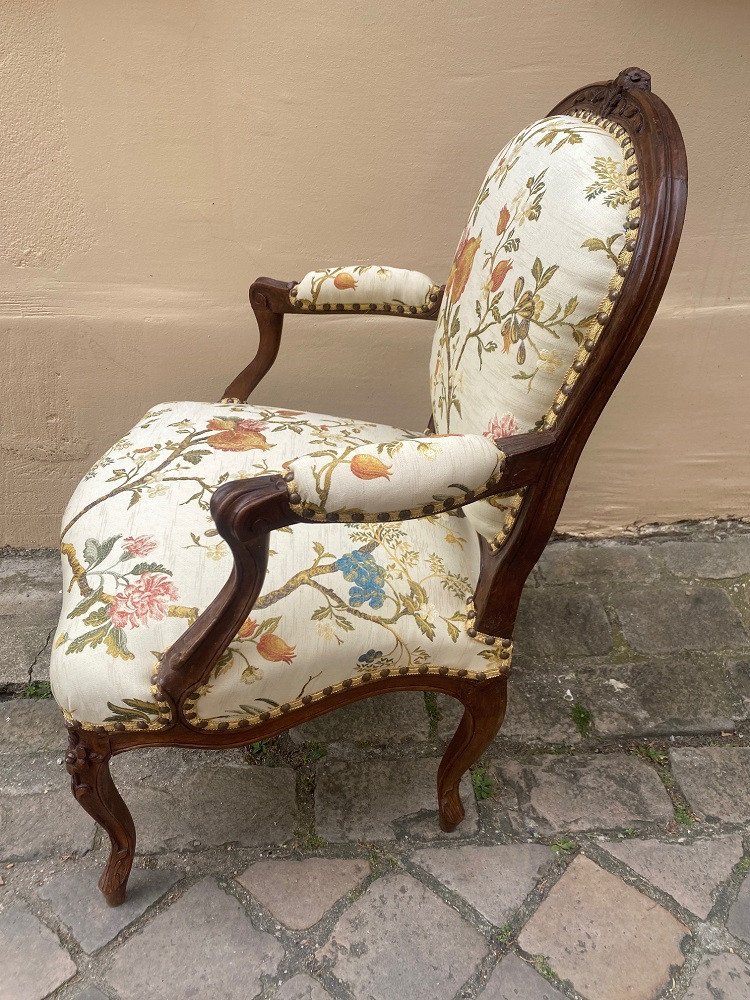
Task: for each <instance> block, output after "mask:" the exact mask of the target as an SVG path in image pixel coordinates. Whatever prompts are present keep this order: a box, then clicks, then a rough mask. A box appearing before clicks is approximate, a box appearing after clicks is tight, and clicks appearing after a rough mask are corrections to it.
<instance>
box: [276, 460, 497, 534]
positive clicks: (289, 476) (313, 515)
mask: <svg viewBox="0 0 750 1000" xmlns="http://www.w3.org/2000/svg"><path fill="white" fill-rule="evenodd" d="M498 460H499V467H498V468H497V469H496V470H495V472H494V474H493V475H492V477H491V478H490V479H488V480H487V482H486V483H483V484H482V485H481V486H479V487H477V488H476V489H474V490H469V491H468V492H466V493H459V494H458V495H456V496H450V497H446V498H445V499H444V500H433V501H432V502H431V503H428V504H423V505H422V506H421V507H409V508H404V509H403V510H386V511H381V512H379V513H372V512H369V511H362V510H354V509H351V510H347V509H341V510H337V511H326V510H324V509H323V508H322V507H321V506H320V505H319V504H313V503H310V502H308V501H303V499H302V496H301V494H300V491H299V486H298V485H297V483H296V481H295V479H294V473H293V472H288V473H286V475H285V476H284V480H285V481H286V488H287V491H288V493H289V506H290V507H291V508H292V510H293V511H294V513H295V514H296V515H297V516H298V517H300V518H302V520H304V521H314V522H315V523H320V524H324V523H328V524H359V523H373V522H378V521H410V520H412V519H413V518H417V517H430V516H431V515H432V514H442V513H444V512H445V511H447V510H453V509H454V508H455V507H459V506H461V507H462V506H464V505H465V504H468V503H474V502H475V501H476V500H484V499H485V497H488V496H494V495H495V494H494V493H493V489H494V487H495V486H497V485H498V483H500V482H501V481H502V478H503V469H504V467H505V455H504V454H503V452H502V451H500V450H499V449H498Z"/></svg>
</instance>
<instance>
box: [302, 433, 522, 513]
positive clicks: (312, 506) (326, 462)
mask: <svg viewBox="0 0 750 1000" xmlns="http://www.w3.org/2000/svg"><path fill="white" fill-rule="evenodd" d="M503 464H504V456H503V454H502V452H501V451H499V450H498V449H497V448H496V447H495V445H494V444H493V443H492V442H491V441H488V440H487V438H485V437H482V436H481V435H477V434H463V435H455V436H451V437H439V436H434V437H422V438H414V439H413V440H404V439H403V438H399V439H397V440H395V441H386V442H383V443H381V444H376V445H369V444H368V445H364V446H362V445H360V446H359V447H355V446H350V447H347V448H344V449H341V450H339V449H336V448H328V449H325V450H320V451H317V450H316V451H314V452H312V453H311V454H309V455H303V456H302V457H301V458H296V459H295V460H294V461H293V462H291V463H290V466H289V474H290V476H293V477H294V478H293V480H292V481H291V483H290V486H289V489H290V492H291V497H292V501H293V506H294V507H295V509H296V510H297V511H298V513H299V514H300V516H302V517H306V518H310V519H311V520H316V521H326V520H333V521H377V520H385V521H387V520H407V519H408V518H412V517H422V516H423V515H424V514H425V513H429V514H432V513H435V511H437V510H443V509H446V508H447V509H450V508H452V507H457V506H460V505H461V504H462V503H465V502H466V500H467V499H473V498H474V496H476V495H481V494H482V493H483V492H485V491H486V490H489V489H492V488H493V487H494V486H495V485H496V484H497V482H498V481H499V480H500V478H501V476H502V470H503Z"/></svg>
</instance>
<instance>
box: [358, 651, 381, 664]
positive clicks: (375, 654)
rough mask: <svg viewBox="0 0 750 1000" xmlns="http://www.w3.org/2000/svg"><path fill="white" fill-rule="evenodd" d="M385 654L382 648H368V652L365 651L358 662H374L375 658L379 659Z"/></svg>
mask: <svg viewBox="0 0 750 1000" xmlns="http://www.w3.org/2000/svg"><path fill="white" fill-rule="evenodd" d="M382 655H383V650H382V649H368V650H367V652H366V653H363V654H362V655H361V656H360V657H359V659H358V660H357V663H374V662H375V660H379V659H380V657H381V656H382Z"/></svg>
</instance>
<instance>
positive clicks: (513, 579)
mask: <svg viewBox="0 0 750 1000" xmlns="http://www.w3.org/2000/svg"><path fill="white" fill-rule="evenodd" d="M577 110H583V111H589V112H593V113H594V114H596V115H598V116H600V117H602V118H606V119H609V120H611V121H613V122H616V123H617V124H619V125H621V126H622V127H623V128H625V129H626V131H627V132H628V134H629V136H630V138H631V141H632V145H633V148H634V149H635V151H636V155H637V160H638V166H639V181H638V195H639V198H640V211H641V218H640V225H639V226H638V228H637V231H634V232H632V233H631V234H630V236H629V239H630V240H631V241H633V242H634V250H633V259H632V263H631V265H630V267H629V269H628V271H627V275H626V277H625V280H624V283H623V285H622V289H621V291H620V293H619V295H618V296H617V300H616V302H615V305H614V308H613V309H612V311H611V313H610V316H609V320H608V322H607V325H606V327H605V329H604V331H603V333H602V336H601V337H600V339H599V342H598V343H597V346H596V350H595V351H593V353H592V356H591V358H590V360H589V362H588V363H587V364H586V366H585V367H584V368H583V371H582V372H581V375H580V378H579V379H578V381H577V382H576V384H575V388H574V390H573V392H572V393H571V397H570V399H569V400H568V402H567V405H566V406H565V407H563V408H562V409H561V412H560V416H559V419H558V420H557V422H556V424H555V426H554V428H553V429H551V430H544V431H541V432H531V433H526V434H519V435H516V436H514V437H511V438H507V439H504V441H503V451H504V452H505V453H506V455H507V461H506V466H505V474H504V476H503V480H502V484H501V485H502V492H508V491H509V490H517V489H521V488H524V489H525V496H524V503H523V505H522V507H521V510H520V513H519V516H518V518H517V520H516V523H515V525H514V527H513V529H512V531H511V533H510V536H509V537H508V539H507V541H506V543H505V544H504V546H503V547H502V548H501V549H500V550H499V551H496V552H493V551H492V550H491V549H490V546H489V545H488V544H487V543H486V542H485V541H484V539H482V540H481V544H482V558H481V572H480V577H479V582H478V585H477V588H476V592H475V595H474V603H475V608H476V613H477V619H476V627H477V629H478V630H479V631H481V632H483V633H486V634H488V635H496V636H503V637H506V638H510V637H511V636H512V634H513V627H514V624H515V619H516V612H517V609H518V603H519V600H520V597H521V591H522V589H523V585H524V583H525V581H526V578H527V576H528V574H529V573H530V572H531V570H532V568H533V566H534V564H535V563H536V561H537V560H538V558H539V556H540V555H541V553H542V550H543V549H544V547H545V545H546V544H547V541H548V540H549V537H550V535H551V533H552V530H553V528H554V525H555V522H556V520H557V517H558V514H559V512H560V508H561V507H562V503H563V500H564V498H565V494H566V492H567V489H568V485H569V483H570V480H571V477H572V475H573V471H574V469H575V466H576V463H577V461H578V458H579V456H580V454H581V451H582V449H583V446H584V444H585V442H586V440H587V438H588V436H589V434H590V432H591V430H592V428H593V426H594V424H595V423H596V420H597V419H598V417H599V414H600V413H601V411H602V409H603V407H604V405H605V403H606V402H607V400H608V399H609V397H610V395H611V393H612V391H613V389H614V387H615V386H616V385H617V383H618V381H619V379H620V377H621V376H622V374H623V372H624V371H625V369H626V367H627V365H628V363H629V362H630V360H631V358H632V357H633V354H634V353H635V351H636V349H637V347H638V345H639V344H640V342H641V340H642V339H643V337H644V335H645V333H646V330H647V329H648V326H649V324H650V322H651V320H652V318H653V315H654V312H655V311H656V308H657V305H658V303H659V300H660V298H661V296H662V293H663V290H664V287H665V285H666V282H667V278H668V276H669V272H670V270H671V267H672V263H673V261H674V257H675V253H676V251H677V244H678V241H679V237H680V232H681V229H682V223H683V219H684V214H685V204H686V200H687V162H686V156H685V148H684V144H683V141H682V136H681V134H680V130H679V128H678V126H677V123H676V121H675V119H674V117H673V115H672V113H671V112H670V111H669V109H668V108H667V107H666V105H665V104H664V103H663V102H662V101H661V100H660V99H659V98H658V97H657V96H656V95H655V94H652V93H651V88H650V77H649V75H648V73H646V72H645V71H643V70H639V69H628V70H623V72H622V73H620V75H619V76H618V77H617V79H616V80H614V81H610V82H607V83H600V84H593V85H591V86H587V87H584V88H582V89H580V90H577V91H575V92H574V93H573V94H571V95H570V96H569V97H567V98H565V100H563V101H561V102H560V103H559V104H557V105H556V106H555V107H554V108H553V109H552V111H551V112H550V114H565V113H572V112H574V111H577ZM633 207H637V206H633ZM293 286H294V283H293V282H282V281H275V280H272V279H270V278H259V279H258V280H257V281H256V282H255V283H254V284H253V285H252V287H251V289H250V302H251V305H252V308H253V311H254V313H255V316H256V318H257V321H258V328H259V332H260V343H259V349H258V352H257V354H256V356H255V358H254V359H253V361H252V362H251V363H250V364H249V365H248V366H247V368H245V369H244V370H243V371H242V372H241V373H240V374H239V375H238V376H237V377H236V378H235V379H234V381H233V382H232V383H231V384H230V385H229V386H228V387H227V389H226V392H225V396H226V397H231V398H237V399H240V400H244V399H246V398H247V397H248V396H249V395H250V393H251V392H252V391H253V389H255V387H256V386H257V385H258V383H259V382H260V381H261V379H262V378H263V377H264V376H265V374H266V373H267V372H268V370H269V369H270V367H271V365H272V364H273V362H274V361H275V359H276V355H277V353H278V350H279V345H280V342H281V335H282V325H283V320H284V315H285V314H287V313H302V312H305V309H304V307H301V306H298V305H297V304H295V303H294V302H293V300H292V298H291V296H290V291H291V289H292V288H293ZM441 298H442V289H441V293H440V295H439V296H438V301H437V302H436V303H435V307H434V309H432V310H431V311H430V312H429V313H422V314H419V315H418V316H415V317H414V318H419V319H435V317H436V316H437V313H438V309H439V306H440V299H441ZM331 311H333V312H335V311H336V310H335V308H332V309H331ZM369 311H370V312H376V313H381V314H383V315H395V316H399V317H402V316H409V313H408V312H405V313H404V312H402V311H389V310H387V309H383V308H375V309H370V310H369ZM346 315H347V317H348V318H349V319H351V318H352V316H353V313H352V312H350V311H348V312H347V313H346ZM498 491H500V489H499V488H498ZM211 513H212V515H213V518H214V520H215V522H216V527H217V529H218V531H219V533H220V534H221V535H222V536H223V538H224V539H225V540H226V542H227V543H228V545H229V547H230V549H231V551H232V555H233V557H234V567H233V570H232V573H231V576H230V578H229V580H228V581H227V583H226V584H225V586H224V587H223V588H222V590H221V591H220V593H219V594H218V595H217V596H216V598H215V599H214V600H213V601H212V602H211V604H210V605H209V606H208V607H207V608H206V610H205V611H204V612H203V613H202V614H201V615H200V616H199V618H198V619H197V621H196V622H195V623H194V624H193V625H191V626H190V627H189V628H188V629H187V631H186V632H185V633H184V635H182V636H181V638H180V639H178V640H177V641H176V642H175V643H174V645H173V646H171V648H170V649H169V650H168V651H167V652H166V654H165V655H164V656H163V658H162V660H161V663H160V667H159V670H158V675H157V685H158V687H159V689H160V691H161V694H162V697H163V698H164V699H165V700H166V701H167V702H168V704H169V706H170V707H171V711H172V719H173V722H172V724H171V725H170V726H169V727H168V728H164V729H161V730H155V731H148V730H144V731H142V732H94V731H91V730H87V729H83V728H81V727H80V726H78V725H75V724H74V725H71V726H69V736H70V749H69V751H68V754H67V758H66V764H67V768H68V771H69V772H70V775H71V779H72V781H71V784H72V790H73V794H74V795H75V797H76V798H77V799H78V801H79V802H80V804H81V805H82V806H83V808H84V809H86V810H87V812H88V813H89V814H90V815H91V816H93V818H94V819H95V820H96V821H97V822H98V823H100V824H101V825H102V826H103V827H104V829H105V830H106V831H107V833H108V834H109V837H110V840H111V844H112V848H111V852H110V855H109V859H108V861H107V863H106V866H105V868H104V872H103V874H102V876H101V879H100V881H99V886H100V888H101V890H102V892H103V893H104V895H105V897H106V899H107V902H108V903H109V904H110V905H112V906H117V905H119V904H120V903H122V902H123V900H124V899H125V892H126V885H127V879H128V875H129V873H130V868H131V865H132V861H133V855H134V852H135V843H136V837H135V828H134V824H133V820H132V817H131V815H130V813H129V811H128V808H127V806H126V805H125V803H124V802H123V800H122V798H121V796H120V794H119V792H118V791H117V789H116V788H115V786H114V783H113V781H112V778H111V776H110V772H109V761H110V758H111V757H112V756H113V755H115V754H119V753H122V752H124V751H126V750H133V749H136V748H138V747H154V746H179V747H203V748H217V749H218V748H229V747H236V746H241V745H245V744H248V743H251V742H254V741H256V740H263V739H267V738H269V737H272V736H275V735H277V734H278V733H281V732H283V731H285V730H287V729H289V728H291V727H292V726H297V725H299V724H300V723H302V722H306V721H307V720H309V719H312V718H314V717H316V716H319V715H322V714H324V713H326V712H330V711H333V710H334V709H337V708H340V707H342V706H343V705H347V704H349V703H350V702H353V701H356V700H358V699H360V698H367V697H371V696H373V695H378V694H382V693H384V692H390V691H440V692H443V693H445V694H448V695H451V696H452V697H454V698H457V699H458V700H459V701H460V702H462V704H463V706H464V714H463V717H462V719H461V722H460V725H459V727H458V730H457V731H456V733H455V735H454V736H453V739H452V740H451V742H450V744H449V746H448V747H447V749H446V751H445V754H444V756H443V759H442V762H441V765H440V768H439V771H438V779H437V784H438V805H439V812H440V824H441V826H442V828H443V829H444V830H452V829H454V828H455V827H456V826H457V825H458V823H460V822H461V820H462V819H463V815H464V810H463V806H462V804H461V799H460V797H459V793H458V786H459V782H460V780H461V777H462V775H463V774H464V773H465V772H466V770H467V769H468V768H469V767H470V766H471V764H473V763H474V761H476V760H477V759H478V757H479V756H480V755H481V753H482V752H483V751H484V750H485V748H486V747H487V745H488V744H489V743H490V741H491V740H492V739H493V738H494V736H495V735H496V733H497V731H498V729H499V728H500V725H501V723H502V720H503V717H504V714H505V708H506V686H507V678H506V677H504V676H501V677H497V678H494V679H491V680H476V679H471V678H469V677H464V678H459V677H449V676H439V675H418V676H401V675H399V674H398V673H394V674H393V675H391V676H387V677H382V676H381V677H378V678H373V679H372V680H371V681H370V682H368V683H364V684H361V685H357V686H352V687H351V688H349V689H346V690H343V691H340V692H339V693H334V694H332V695H331V696H330V697H328V698H326V699H323V700H322V701H316V702H311V703H310V704H308V705H305V706H303V707H301V708H298V709H294V710H291V711H289V712H287V713H286V714H284V715H282V716H280V717H276V718H272V719H269V720H267V721H265V722H261V723H260V724H258V725H255V726H251V727H248V728H244V729H240V730H236V729H235V730H227V731H223V732H222V731H206V730H203V729H198V728H196V727H194V726H192V725H191V724H190V722H189V721H188V719H187V718H186V717H185V714H184V711H183V706H184V703H185V701H186V699H187V698H189V697H190V695H192V694H193V692H195V691H196V689H197V688H199V687H200V686H201V685H202V684H204V682H205V681H206V680H207V679H208V678H209V676H210V674H211V670H212V668H213V666H214V664H215V663H216V661H217V660H218V659H219V657H220V656H221V654H222V653H223V652H224V650H225V649H226V648H227V646H228V645H229V644H230V642H231V641H232V639H233V638H234V636H235V635H236V634H237V632H238V631H239V628H240V626H241V625H242V623H243V622H244V620H245V619H246V617H247V616H248V614H249V612H250V611H251V610H252V607H253V605H254V603H255V601H256V599H257V597H258V595H259V593H260V590H261V586H262V583H263V580H264V577H265V572H266V566H267V561H268V546H269V533H270V532H271V531H273V530H274V529H275V528H279V527H282V526H284V525H290V524H294V523H295V522H297V521H298V520H299V518H298V517H297V516H296V515H295V514H294V512H293V511H292V510H291V509H290V506H289V502H288V493H287V489H286V484H285V482H284V481H283V479H282V478H281V477H280V476H260V477H258V478H255V479H250V480H245V481H237V482H230V483H226V484H225V485H223V486H221V487H220V488H219V489H218V490H217V491H216V493H215V494H214V496H213V501H212V504H211Z"/></svg>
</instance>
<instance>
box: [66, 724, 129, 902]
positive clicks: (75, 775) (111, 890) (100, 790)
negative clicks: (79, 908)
mask: <svg viewBox="0 0 750 1000" xmlns="http://www.w3.org/2000/svg"><path fill="white" fill-rule="evenodd" d="M69 739H70V745H69V749H68V753H67V756H66V758H65V766H66V767H67V769H68V773H69V774H70V777H71V781H70V787H71V790H72V792H73V795H74V796H75V797H76V799H78V801H79V802H80V803H81V805H82V806H83V808H84V809H85V810H86V812H87V813H88V814H89V815H90V816H93V818H94V819H95V820H96V822H97V823H99V825H100V826H102V827H104V829H105V830H106V831H107V833H108V834H109V839H110V841H111V843H112V849H111V850H110V853H109V858H108V860H107V864H106V865H105V866H104V871H103V872H102V875H101V878H100V879H99V888H100V889H101V891H102V892H103V893H104V897H105V899H106V900H107V902H108V903H109V905H110V906H119V905H120V904H121V903H124V902H125V890H126V887H127V883H128V876H129V875H130V868H131V866H132V864H133V855H134V854H135V826H134V824H133V817H132V816H131V815H130V812H129V811H128V807H127V806H126V805H125V803H124V802H123V800H122V796H121V795H120V793H119V792H118V791H117V789H116V788H115V785H114V782H113V781H112V776H111V775H110V773H109V759H110V757H111V754H112V751H111V748H110V744H109V738H108V737H107V736H106V735H100V734H98V733H89V732H86V731H85V730H80V729H70V730H69Z"/></svg>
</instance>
